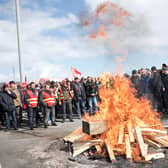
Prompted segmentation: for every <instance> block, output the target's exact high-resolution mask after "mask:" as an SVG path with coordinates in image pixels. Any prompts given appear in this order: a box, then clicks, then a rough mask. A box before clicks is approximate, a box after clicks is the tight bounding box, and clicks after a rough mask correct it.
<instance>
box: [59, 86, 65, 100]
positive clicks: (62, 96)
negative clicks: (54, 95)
mask: <svg viewBox="0 0 168 168" xmlns="http://www.w3.org/2000/svg"><path fill="white" fill-rule="evenodd" d="M59 90H60V97H61V101H64V95H63V92H62V88H61V86H60V87H59Z"/></svg>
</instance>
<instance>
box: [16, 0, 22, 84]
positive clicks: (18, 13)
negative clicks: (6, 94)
mask: <svg viewBox="0 0 168 168" xmlns="http://www.w3.org/2000/svg"><path fill="white" fill-rule="evenodd" d="M15 7H16V29H17V44H18V57H19V73H20V82H23V76H22V61H21V47H20V40H21V36H20V10H19V0H15Z"/></svg>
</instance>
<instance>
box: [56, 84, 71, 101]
mask: <svg viewBox="0 0 168 168" xmlns="http://www.w3.org/2000/svg"><path fill="white" fill-rule="evenodd" d="M59 90H60V97H61V101H64V95H63V92H62V88H61V87H59ZM68 91H69V95H70V99H72V98H73V94H72V91H71V89H70V87H69V86H68Z"/></svg>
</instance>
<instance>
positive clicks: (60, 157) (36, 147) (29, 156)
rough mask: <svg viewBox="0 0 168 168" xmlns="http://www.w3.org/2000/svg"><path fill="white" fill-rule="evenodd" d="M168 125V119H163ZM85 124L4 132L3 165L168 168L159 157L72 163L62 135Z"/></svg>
mask: <svg viewBox="0 0 168 168" xmlns="http://www.w3.org/2000/svg"><path fill="white" fill-rule="evenodd" d="M162 121H163V123H164V125H168V119H164V120H162ZM79 126H81V120H78V119H76V120H75V122H73V123H71V122H69V121H67V122H65V123H58V126H57V127H53V126H50V127H49V128H48V129H44V128H42V127H41V128H37V129H35V130H33V131H30V130H29V129H28V128H27V129H26V128H24V129H20V130H19V131H9V132H5V131H3V130H1V131H0V168H1V167H2V168H97V167H99V168H100V167H102V168H104V167H109V168H125V167H129V168H131V167H132V168H134V167H136V168H137V167H138V168H141V167H144V168H153V167H156V168H158V167H161V168H164V167H165V168H167V165H168V157H166V159H164V160H158V161H155V162H153V164H151V165H142V164H135V163H130V162H128V161H126V160H125V159H124V160H122V159H120V160H119V161H118V162H117V163H115V164H113V165H112V164H111V163H108V162H106V161H99V160H86V158H82V159H80V158H78V160H77V161H75V162H72V161H70V160H68V156H67V153H66V152H65V149H64V144H63V141H62V138H63V137H64V136H65V135H67V134H69V133H70V132H71V131H73V130H74V129H75V128H77V127H79Z"/></svg>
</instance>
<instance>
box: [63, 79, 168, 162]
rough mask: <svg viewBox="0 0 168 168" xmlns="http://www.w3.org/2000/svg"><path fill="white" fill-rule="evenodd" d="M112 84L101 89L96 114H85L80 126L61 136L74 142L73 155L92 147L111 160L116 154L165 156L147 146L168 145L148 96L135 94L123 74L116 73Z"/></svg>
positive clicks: (134, 157) (145, 157)
mask: <svg viewBox="0 0 168 168" xmlns="http://www.w3.org/2000/svg"><path fill="white" fill-rule="evenodd" d="M113 85H114V86H113V89H111V90H110V89H108V90H107V89H105V88H103V89H102V90H100V94H101V97H102V103H101V104H100V106H99V108H100V111H99V112H98V113H96V115H95V116H89V115H85V117H84V121H83V124H82V126H83V127H82V128H79V129H77V130H75V131H74V132H73V133H71V134H70V135H68V136H66V137H65V138H64V141H68V142H71V143H73V145H72V146H74V148H73V156H74V157H75V156H77V155H79V154H81V153H83V152H84V151H87V150H89V149H90V148H93V147H95V151H96V152H97V153H100V154H102V153H103V154H104V152H106V154H108V155H109V158H110V160H111V161H112V162H113V161H115V160H116V156H117V155H125V157H126V158H127V159H129V160H133V161H135V162H143V163H150V162H149V161H150V160H152V159H159V158H164V154H163V153H157V152H156V153H150V152H149V147H154V148H156V149H158V148H161V147H168V135H167V131H166V130H165V129H164V128H163V125H162V123H161V122H160V119H159V117H158V116H157V114H156V112H155V111H153V110H152V108H151V106H150V104H149V102H148V101H147V100H145V99H142V100H139V99H138V98H136V96H135V91H134V90H133V88H132V87H130V83H129V81H128V80H126V79H125V78H121V77H116V78H115V80H114V84H113ZM82 130H83V131H82ZM79 142H80V145H78V146H76V144H77V143H79ZM103 156H106V155H103Z"/></svg>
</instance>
